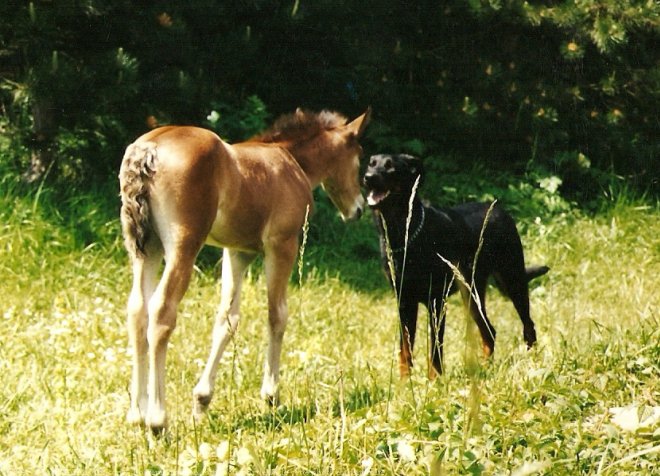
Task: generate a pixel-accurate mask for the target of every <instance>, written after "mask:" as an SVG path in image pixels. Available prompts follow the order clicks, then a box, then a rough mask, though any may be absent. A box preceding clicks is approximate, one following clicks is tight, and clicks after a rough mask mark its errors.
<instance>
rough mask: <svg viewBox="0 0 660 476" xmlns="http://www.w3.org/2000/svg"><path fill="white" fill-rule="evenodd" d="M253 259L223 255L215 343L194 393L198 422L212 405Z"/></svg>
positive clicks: (234, 253)
mask: <svg viewBox="0 0 660 476" xmlns="http://www.w3.org/2000/svg"><path fill="white" fill-rule="evenodd" d="M254 256H255V255H254V254H251V253H243V252H240V251H235V250H230V249H229V248H225V250H224V252H223V258H222V284H221V286H222V287H221V298H220V307H219V308H218V313H217V314H216V317H215V324H214V326H213V343H212V344H211V352H210V354H209V358H208V360H207V362H206V366H205V367H204V371H203V372H202V375H201V377H200V379H199V382H197V385H195V388H194V389H193V414H194V416H195V417H197V418H198V417H200V416H201V415H203V414H204V412H205V411H206V409H207V408H208V406H209V403H211V398H213V388H214V385H215V378H216V374H217V371H218V363H219V362H220V358H221V357H222V354H223V352H224V351H225V348H226V347H227V344H228V343H229V341H230V340H231V338H232V337H233V335H234V333H235V332H236V328H237V327H238V320H239V315H240V298H241V284H242V283H243V275H244V273H245V270H246V268H247V267H248V266H249V264H250V263H251V262H252V260H253V259H254Z"/></svg>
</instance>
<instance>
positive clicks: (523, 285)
mask: <svg viewBox="0 0 660 476" xmlns="http://www.w3.org/2000/svg"><path fill="white" fill-rule="evenodd" d="M542 271H543V272H540V273H539V274H537V276H540V275H541V274H545V272H547V268H546V269H544V270H542ZM494 276H495V280H496V281H497V282H498V285H499V286H500V288H501V289H502V290H504V291H505V294H506V296H508V298H509V299H511V302H512V303H513V306H514V307H515V308H516V312H518V315H519V316H520V320H521V321H522V324H523V338H524V339H525V343H526V344H527V347H528V348H530V347H532V346H533V345H534V343H535V342H536V329H535V328H534V321H532V318H531V316H530V313H529V290H528V289H527V283H528V276H529V274H528V272H517V273H514V272H511V271H507V272H498V273H495V275H494Z"/></svg>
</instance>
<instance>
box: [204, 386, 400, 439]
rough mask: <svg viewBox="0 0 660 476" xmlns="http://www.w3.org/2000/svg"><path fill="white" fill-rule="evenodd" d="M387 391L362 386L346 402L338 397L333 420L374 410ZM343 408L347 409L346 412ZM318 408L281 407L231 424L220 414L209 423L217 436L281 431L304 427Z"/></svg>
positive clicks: (300, 406)
mask: <svg viewBox="0 0 660 476" xmlns="http://www.w3.org/2000/svg"><path fill="white" fill-rule="evenodd" d="M386 394H387V393H386V392H385V390H383V389H382V388H379V387H374V388H366V387H359V388H356V389H353V390H351V391H349V392H347V394H346V396H345V398H344V399H343V402H342V401H341V399H340V398H335V400H334V402H333V404H332V417H333V418H336V417H338V416H340V415H341V414H342V412H344V413H358V412H359V411H360V410H363V409H365V408H370V407H372V406H373V405H375V404H377V403H379V402H381V401H383V399H384V398H385V397H386ZM342 408H343V410H342ZM317 411H318V406H317V405H315V404H314V403H308V404H305V405H299V406H293V407H289V406H287V405H281V406H279V407H277V408H273V409H272V410H270V411H266V412H264V413H261V414H259V415H255V414H252V415H245V414H243V415H240V416H238V417H237V418H236V419H235V420H234V421H233V422H232V423H231V424H229V425H227V424H224V423H222V422H221V421H220V418H219V414H218V413H216V412H213V413H210V414H209V415H208V416H209V421H210V427H211V430H212V432H213V433H227V432H232V433H233V432H236V431H238V430H250V431H261V432H265V431H277V430H280V429H281V428H282V427H284V426H291V425H297V424H301V423H302V424H304V423H307V422H309V421H311V420H312V419H314V418H315V417H316V415H317Z"/></svg>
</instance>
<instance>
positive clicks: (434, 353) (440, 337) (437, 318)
mask: <svg viewBox="0 0 660 476" xmlns="http://www.w3.org/2000/svg"><path fill="white" fill-rule="evenodd" d="M428 309H429V331H430V346H431V348H430V356H429V379H431V380H433V379H435V378H436V377H437V376H438V375H442V371H443V369H442V363H443V355H442V350H443V347H444V338H445V316H446V312H445V300H444V299H439V300H438V299H434V300H433V302H431V303H430V304H429V306H428Z"/></svg>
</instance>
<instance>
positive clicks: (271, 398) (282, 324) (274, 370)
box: [261, 298, 288, 405]
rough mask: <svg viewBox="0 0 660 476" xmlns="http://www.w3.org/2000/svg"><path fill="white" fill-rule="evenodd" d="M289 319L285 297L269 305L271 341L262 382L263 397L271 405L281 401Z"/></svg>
mask: <svg viewBox="0 0 660 476" xmlns="http://www.w3.org/2000/svg"><path fill="white" fill-rule="evenodd" d="M287 319H288V311H287V305H286V300H285V298H283V299H282V300H281V301H280V302H279V303H274V304H269V305H268V331H269V341H268V350H267V351H266V362H265V364H264V379H263V383H262V384H261V398H262V399H264V400H265V401H266V402H267V403H269V404H270V405H278V403H279V380H280V355H281V353H282V341H283V339H284V331H285V330H286V323H287Z"/></svg>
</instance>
